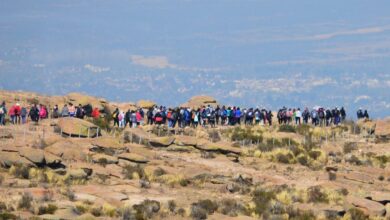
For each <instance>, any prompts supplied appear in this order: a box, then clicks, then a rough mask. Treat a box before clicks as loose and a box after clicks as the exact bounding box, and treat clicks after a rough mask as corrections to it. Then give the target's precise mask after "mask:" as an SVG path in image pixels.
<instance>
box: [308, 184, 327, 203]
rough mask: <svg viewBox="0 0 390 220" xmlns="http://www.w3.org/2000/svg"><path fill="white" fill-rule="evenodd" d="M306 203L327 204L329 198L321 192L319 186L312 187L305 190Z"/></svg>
mask: <svg viewBox="0 0 390 220" xmlns="http://www.w3.org/2000/svg"><path fill="white" fill-rule="evenodd" d="M307 197H308V202H312V203H329V198H328V195H327V194H326V193H324V192H323V190H322V187H321V186H312V187H310V188H309V189H308V190H307Z"/></svg>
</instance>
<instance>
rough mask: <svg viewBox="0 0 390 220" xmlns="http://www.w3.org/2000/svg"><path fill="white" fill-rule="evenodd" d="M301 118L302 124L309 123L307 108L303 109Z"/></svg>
mask: <svg viewBox="0 0 390 220" xmlns="http://www.w3.org/2000/svg"><path fill="white" fill-rule="evenodd" d="M302 118H303V123H304V124H308V123H309V119H310V112H309V108H307V107H306V108H305V110H304V111H303V113H302Z"/></svg>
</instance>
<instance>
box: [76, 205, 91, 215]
mask: <svg viewBox="0 0 390 220" xmlns="http://www.w3.org/2000/svg"><path fill="white" fill-rule="evenodd" d="M73 210H74V212H75V213H77V214H79V215H82V214H84V213H86V212H88V207H86V206H84V205H82V204H77V205H76V206H75V207H74V209H73Z"/></svg>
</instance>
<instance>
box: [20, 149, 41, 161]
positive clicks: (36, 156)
mask: <svg viewBox="0 0 390 220" xmlns="http://www.w3.org/2000/svg"><path fill="white" fill-rule="evenodd" d="M18 150H19V154H20V156H22V157H24V158H26V159H27V160H29V161H31V162H33V163H35V164H44V163H45V154H44V151H43V150H41V149H35V148H29V147H21V148H19V149H18Z"/></svg>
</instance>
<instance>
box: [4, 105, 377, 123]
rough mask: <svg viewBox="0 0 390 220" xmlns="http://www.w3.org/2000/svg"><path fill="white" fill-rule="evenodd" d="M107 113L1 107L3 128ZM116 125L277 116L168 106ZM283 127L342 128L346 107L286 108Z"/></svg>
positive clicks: (116, 115) (121, 114)
mask: <svg viewBox="0 0 390 220" xmlns="http://www.w3.org/2000/svg"><path fill="white" fill-rule="evenodd" d="M106 114H107V112H104V110H100V109H99V108H97V107H95V108H93V107H92V106H91V105H89V104H88V105H84V106H82V105H81V104H79V105H78V106H75V105H73V104H72V103H68V104H65V105H64V106H63V107H62V108H61V109H60V108H59V106H58V105H55V106H54V107H53V108H52V109H50V110H49V109H48V108H47V107H46V106H45V105H42V104H39V105H38V104H34V105H27V106H22V105H21V104H20V103H15V104H14V105H12V106H11V107H10V108H9V109H7V107H6V103H5V102H3V103H2V104H1V105H0V125H5V124H6V120H5V119H6V116H7V115H8V116H9V121H10V123H12V124H25V123H27V122H28V119H29V118H30V119H31V121H33V122H38V121H39V120H43V119H46V118H49V117H51V118H60V117H77V118H80V119H84V118H85V117H90V118H100V117H104V115H106ZM110 114H111V117H112V118H113V121H114V127H115V126H117V127H121V128H124V127H126V126H130V127H138V126H140V125H145V124H148V125H153V124H156V125H167V126H168V127H170V128H174V127H180V128H184V127H198V126H203V127H204V126H206V125H207V126H210V127H216V126H234V125H241V124H245V125H270V126H271V125H272V119H273V117H274V113H273V112H272V111H271V110H266V109H260V108H243V109H241V108H240V107H236V106H233V107H230V106H228V107H227V106H222V107H220V106H216V107H213V106H210V105H207V106H202V107H201V108H197V109H191V108H185V107H177V108H167V107H165V106H154V107H152V108H149V109H142V108H138V109H136V110H128V111H126V112H125V111H122V110H120V109H119V108H116V109H115V111H114V112H113V113H110ZM275 116H276V117H277V119H278V123H279V124H295V125H300V124H312V125H313V126H330V125H338V124H340V123H342V122H343V121H345V119H346V116H347V114H346V111H345V109H344V107H342V108H340V109H339V108H337V107H336V108H334V109H325V108H322V107H316V108H313V109H311V110H309V108H305V109H304V110H303V111H302V110H301V109H300V108H286V107H283V108H281V109H279V110H278V112H277V113H276V115H275ZM357 117H358V119H362V118H367V119H368V118H369V115H368V112H367V110H365V111H363V110H362V109H359V110H358V111H357Z"/></svg>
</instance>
